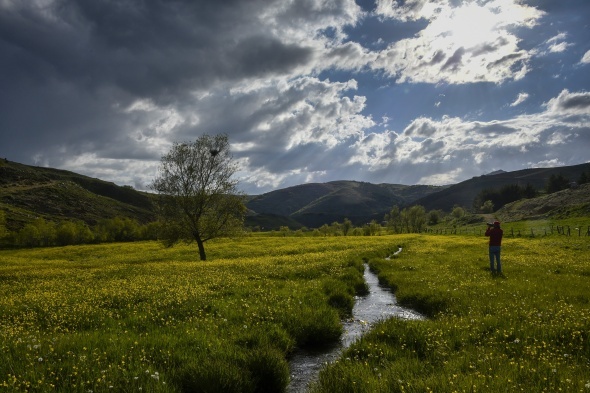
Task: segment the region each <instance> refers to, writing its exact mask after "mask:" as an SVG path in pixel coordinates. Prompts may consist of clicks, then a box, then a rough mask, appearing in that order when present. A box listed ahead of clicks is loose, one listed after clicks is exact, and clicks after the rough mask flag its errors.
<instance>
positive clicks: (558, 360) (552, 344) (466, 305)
mask: <svg viewBox="0 0 590 393" xmlns="http://www.w3.org/2000/svg"><path fill="white" fill-rule="evenodd" d="M398 241H399V242H402V244H403V245H404V252H403V253H401V254H399V255H398V256H396V258H394V259H392V260H390V261H384V260H381V259H373V260H371V261H370V266H371V267H372V269H374V270H375V271H378V272H379V277H380V280H381V281H383V282H384V283H387V284H388V285H390V286H391V287H392V288H395V289H396V294H397V298H398V301H399V302H400V303H402V304H404V305H406V306H409V307H414V308H416V309H418V310H420V311H422V312H423V313H425V314H426V315H428V316H429V317H430V319H429V320H426V321H402V320H396V319H393V320H388V321H384V322H382V323H380V324H378V325H377V326H376V327H375V328H374V329H373V330H372V331H371V333H369V334H368V335H366V336H365V337H363V339H362V340H361V341H360V342H358V343H356V344H354V345H352V346H351V347H350V348H349V349H348V350H347V351H346V352H345V353H344V355H343V356H342V358H341V359H340V360H339V361H338V362H337V363H335V364H333V365H331V366H329V367H328V368H326V369H325V370H324V371H323V372H322V373H321V374H320V380H319V383H318V384H317V385H316V386H315V387H314V390H313V391H314V392H335V391H338V392H517V391H518V392H520V391H522V392H558V391H562V392H590V343H589V339H590V247H589V246H590V240H589V239H588V238H568V237H561V238H560V237H547V238H534V239H531V238H526V239H525V238H516V239H511V238H508V239H505V241H504V244H503V251H502V259H503V268H504V269H503V270H504V276H492V275H491V274H490V272H489V271H488V269H487V268H488V265H489V262H488V258H487V246H486V241H485V240H484V239H482V238H477V237H471V236H468V237H467V236H466V237H460V236H400V237H399V238H398Z"/></svg>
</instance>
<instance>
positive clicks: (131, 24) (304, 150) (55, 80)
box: [0, 0, 590, 194]
mask: <svg viewBox="0 0 590 393" xmlns="http://www.w3.org/2000/svg"><path fill="white" fill-rule="evenodd" d="M0 71H1V72H0V158H7V159H8V160H11V161H17V162H20V163H24V164H29V165H38V166H45V167H52V168H59V169H65V170H71V171H74V172H77V173H80V174H84V175H88V176H92V177H96V178H99V179H102V180H106V181H111V182H114V183H117V184H119V185H130V186H132V187H134V188H136V189H139V190H148V189H149V184H150V183H151V182H152V181H153V180H154V178H155V177H156V176H157V173H158V167H159V164H160V159H161V157H162V156H163V155H164V154H166V153H167V152H168V151H169V150H170V148H171V146H172V144H173V143H174V142H187V141H194V140H196V139H197V138H199V137H200V136H202V135H204V134H208V135H216V134H222V133H223V134H227V136H228V138H229V142H230V144H231V153H232V155H233V159H234V160H235V162H236V163H237V164H238V166H239V170H238V171H237V172H236V174H235V176H236V179H237V180H238V181H239V186H238V187H239V189H240V190H241V191H243V192H245V193H247V194H262V193H265V192H269V191H272V190H275V189H281V188H286V187H289V186H294V185H299V184H303V183H323V182H328V181H333V180H356V181H363V182H370V183H392V184H406V185H413V184H429V185H445V184H454V183H458V182H461V181H464V180H467V179H470V178H472V177H474V176H480V175H483V174H486V173H490V172H493V171H496V170H505V171H514V170H520V169H525V168H536V167H554V166H566V165H576V164H581V163H586V162H589V161H590V1H588V0H559V1H557V0H479V1H469V0H356V1H354V0H222V1H220V0H116V1H115V0H27V1H23V0H0Z"/></svg>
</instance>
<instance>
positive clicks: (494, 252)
mask: <svg viewBox="0 0 590 393" xmlns="http://www.w3.org/2000/svg"><path fill="white" fill-rule="evenodd" d="M500 249H501V247H500V246H490V270H491V271H492V273H502V263H501V262H500ZM494 259H495V260H496V269H494Z"/></svg>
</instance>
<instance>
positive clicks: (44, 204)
mask: <svg viewBox="0 0 590 393" xmlns="http://www.w3.org/2000/svg"><path fill="white" fill-rule="evenodd" d="M0 209H2V210H4V211H5V213H6V219H7V227H8V228H9V229H11V230H15V229H20V228H21V227H22V226H24V225H25V224H26V223H27V222H30V221H32V220H33V219H35V218H37V217H42V218H44V219H46V220H49V221H54V222H59V221H62V220H73V219H75V220H81V221H84V222H86V223H87V224H89V225H94V224H96V223H97V222H98V221H99V220H100V219H103V218H114V217H126V218H132V219H134V220H137V221H138V222H139V223H147V222H150V221H153V220H155V218H156V216H155V212H154V208H153V205H152V201H151V198H150V196H149V194H145V193H141V192H138V191H136V190H134V189H133V188H131V187H121V186H118V185H116V184H114V183H109V182H105V181H103V180H99V179H95V178H91V177H87V176H82V175H79V174H76V173H74V172H69V171H64V170H59V169H52V168H43V167H36V166H29V165H23V164H19V163H16V162H12V161H5V160H3V161H0Z"/></svg>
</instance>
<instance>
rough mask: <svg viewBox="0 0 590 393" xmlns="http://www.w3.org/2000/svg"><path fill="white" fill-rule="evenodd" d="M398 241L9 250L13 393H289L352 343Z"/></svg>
mask: <svg viewBox="0 0 590 393" xmlns="http://www.w3.org/2000/svg"><path fill="white" fill-rule="evenodd" d="M392 241H393V239H388V238H384V237H383V238H378V237H355V238H352V237H351V238H346V239H344V238H336V237H325V238H277V237H264V236H258V237H255V236H253V237H247V238H242V239H237V240H229V239H221V240H218V241H215V242H211V243H209V244H208V256H209V258H210V261H207V262H201V261H198V251H197V249H196V246H179V247H174V248H169V249H166V248H162V246H161V245H160V244H159V243H157V242H142V243H118V244H105V245H88V246H68V247H56V248H44V249H28V250H4V251H0V351H1V353H2V356H1V357H0V390H2V391H31V392H44V391H64V392H86V393H87V392H91V391H92V392H104V391H140V390H143V391H149V392H177V391H187V392H189V391H203V392H265V391H266V392H278V391H283V390H284V389H285V387H286V386H287V383H288V379H289V369H288V363H287V360H286V359H287V356H288V355H289V353H290V352H292V350H293V349H294V348H295V347H296V346H297V347H317V346H322V345H327V344H330V343H334V342H336V341H338V339H339V336H340V334H341V332H342V326H341V323H340V321H341V318H343V317H345V316H346V315H347V314H349V313H350V311H351V310H352V306H353V296H354V295H355V293H357V292H362V291H363V290H366V287H365V285H364V282H363V279H362V271H363V262H362V259H361V255H368V254H371V253H374V252H377V253H380V254H383V253H386V252H388V251H387V249H388V248H389V249H393V248H394V246H393V245H392V243H391V242H392Z"/></svg>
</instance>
